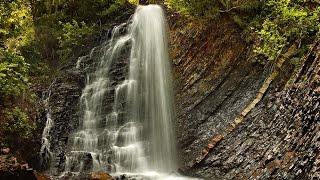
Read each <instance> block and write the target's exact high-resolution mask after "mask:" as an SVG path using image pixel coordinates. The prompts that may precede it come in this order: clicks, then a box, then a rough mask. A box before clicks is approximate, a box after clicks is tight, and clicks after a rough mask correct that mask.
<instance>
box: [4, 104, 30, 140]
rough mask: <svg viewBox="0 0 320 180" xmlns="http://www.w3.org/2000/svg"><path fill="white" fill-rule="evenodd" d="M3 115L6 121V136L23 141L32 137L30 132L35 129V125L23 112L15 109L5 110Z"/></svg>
mask: <svg viewBox="0 0 320 180" xmlns="http://www.w3.org/2000/svg"><path fill="white" fill-rule="evenodd" d="M4 115H5V117H6V119H7V122H6V123H5V125H4V126H5V130H4V131H5V132H6V133H7V134H11V135H16V137H19V138H23V139H27V138H30V137H31V136H32V132H33V131H34V130H35V129H36V125H35V123H32V122H30V121H29V117H28V115H27V114H26V113H25V112H24V111H22V110H21V109H20V108H18V107H15V108H13V109H11V110H8V109H7V110H5V111H4Z"/></svg>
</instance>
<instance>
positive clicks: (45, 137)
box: [40, 86, 54, 166]
mask: <svg viewBox="0 0 320 180" xmlns="http://www.w3.org/2000/svg"><path fill="white" fill-rule="evenodd" d="M50 87H51V86H50ZM50 87H49V89H48V91H47V92H45V93H44V94H43V102H44V106H45V111H46V124H45V127H44V129H43V132H42V138H41V141H42V142H41V149H40V158H41V159H40V161H41V162H40V164H41V166H49V165H50V161H51V158H52V152H51V142H50V140H51V139H50V138H51V136H50V131H51V129H52V127H53V125H54V122H53V120H52V118H51V109H50V105H49V100H50V96H51V90H50Z"/></svg>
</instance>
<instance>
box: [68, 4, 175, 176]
mask: <svg viewBox="0 0 320 180" xmlns="http://www.w3.org/2000/svg"><path fill="white" fill-rule="evenodd" d="M127 49H129V50H128V51H127ZM95 51H97V48H96V50H95ZM100 52H101V53H100V56H99V62H98V65H97V66H96V70H95V71H94V72H93V73H88V75H87V80H86V86H85V88H84V89H83V92H82V95H81V98H80V104H81V108H82V111H81V112H82V114H83V115H82V118H81V120H80V127H79V128H78V130H76V131H75V132H73V133H72V135H70V138H69V139H70V150H69V153H67V156H66V165H65V171H66V172H83V171H89V172H90V171H107V172H111V173H146V172H159V173H164V174H169V173H171V172H173V171H176V170H177V165H176V152H175V149H176V147H175V144H176V143H175V136H174V128H173V127H174V124H173V121H174V118H175V115H174V107H173V90H172V89H173V87H172V85H171V83H172V82H171V81H172V77H171V65H170V61H169V57H168V49H167V37H166V20H165V16H164V12H163V10H162V8H161V7H160V6H158V5H148V6H139V7H137V9H136V12H135V14H134V15H133V17H132V18H131V19H130V21H129V23H125V24H122V25H120V26H117V27H115V28H114V29H113V31H112V36H111V38H110V40H108V41H107V42H106V43H104V45H103V46H102V47H101V48H100ZM126 53H127V54H128V57H127V59H129V65H128V73H127V76H126V78H125V79H124V80H123V81H121V82H116V81H114V80H112V76H111V75H110V71H111V70H112V69H111V67H112V65H113V64H114V63H117V61H119V59H120V58H119V57H120V56H123V54H126ZM92 54H93V53H90V57H91V56H92ZM83 59H84V58H80V59H79V60H78V62H77V68H79V67H80V64H81V63H82V61H83ZM110 94H112V96H113V98H112V102H109V101H108V102H107V100H106V99H108V98H107V96H110ZM110 103H112V108H111V110H106V109H108V108H106V107H107V106H108V104H110Z"/></svg>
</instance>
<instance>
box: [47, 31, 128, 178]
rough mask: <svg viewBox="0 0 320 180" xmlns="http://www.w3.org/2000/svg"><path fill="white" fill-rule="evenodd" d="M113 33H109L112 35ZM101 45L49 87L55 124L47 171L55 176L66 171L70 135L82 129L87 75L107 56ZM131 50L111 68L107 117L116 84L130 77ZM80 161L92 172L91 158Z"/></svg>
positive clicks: (126, 51)
mask: <svg viewBox="0 0 320 180" xmlns="http://www.w3.org/2000/svg"><path fill="white" fill-rule="evenodd" d="M111 30H112V29H110V30H109V31H108V32H109V33H111ZM106 37H109V38H110V37H111V36H110V34H107V35H106ZM106 41H107V40H106ZM99 44H100V45H99V46H96V47H94V48H92V50H91V51H89V52H87V55H84V56H81V57H80V61H78V62H77V61H73V62H71V63H70V64H69V65H67V66H65V67H64V68H63V69H62V72H61V73H60V75H59V76H58V77H57V78H56V79H55V81H54V82H53V84H52V86H51V88H50V89H51V97H50V101H49V106H50V109H51V116H52V120H53V122H54V125H53V128H52V130H51V131H50V136H51V141H50V142H51V149H50V150H51V152H52V153H53V157H52V160H51V163H50V166H51V167H47V168H50V170H51V171H52V172H53V173H54V174H55V175H58V174H59V173H61V172H63V171H64V170H65V161H66V153H70V152H69V151H70V146H72V143H73V142H72V141H71V140H72V139H70V137H69V135H70V134H71V133H72V132H74V131H75V130H77V129H78V128H79V127H81V124H80V123H81V118H82V115H83V114H82V113H83V111H82V110H81V107H80V97H81V94H82V90H83V89H84V87H85V84H86V78H87V76H88V75H89V74H91V73H94V71H95V69H96V67H97V66H98V65H99V62H100V58H101V57H102V54H103V53H104V51H103V50H104V49H105V48H104V42H103V41H102V42H100V43H99ZM128 49H130V44H128V47H127V48H125V50H124V51H123V52H122V53H121V55H120V56H119V58H117V61H116V62H114V63H113V64H112V65H111V68H110V71H109V78H110V83H111V84H112V88H111V89H109V90H108V92H106V95H105V99H104V100H103V105H102V107H103V110H102V111H103V112H105V113H106V115H107V114H108V113H111V111H112V102H113V101H114V92H115V88H116V85H117V84H119V83H120V82H122V81H123V80H125V78H126V75H127V74H128V56H129V54H130V53H129V51H128ZM102 123H103V122H102ZM79 159H84V160H85V162H86V163H85V164H86V166H85V167H84V168H85V170H86V171H89V172H90V171H91V169H92V157H91V155H90V154H85V153H84V154H80V155H79ZM71 168H72V170H75V171H77V169H79V168H80V167H79V164H74V165H73V166H72V167H71Z"/></svg>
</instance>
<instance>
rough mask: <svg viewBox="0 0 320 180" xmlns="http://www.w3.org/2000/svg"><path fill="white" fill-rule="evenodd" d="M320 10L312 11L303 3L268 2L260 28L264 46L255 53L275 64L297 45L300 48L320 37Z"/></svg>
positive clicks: (259, 33)
mask: <svg viewBox="0 0 320 180" xmlns="http://www.w3.org/2000/svg"><path fill="white" fill-rule="evenodd" d="M319 15H320V7H319V6H318V7H308V6H305V5H304V2H303V1H301V0H267V1H266V4H265V7H264V13H263V14H262V15H261V19H262V23H261V24H262V26H258V27H257V28H256V32H257V34H258V37H259V39H260V42H259V43H257V44H256V46H255V52H257V53H258V54H263V55H265V56H266V57H267V58H268V60H271V61H272V60H274V59H275V58H276V57H277V56H278V55H279V54H280V53H281V50H282V49H283V48H284V47H286V45H288V44H289V43H291V42H293V41H298V42H299V44H300V45H304V42H306V41H308V40H309V39H312V38H313V37H314V36H316V35H317V34H319V30H320V22H319Z"/></svg>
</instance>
